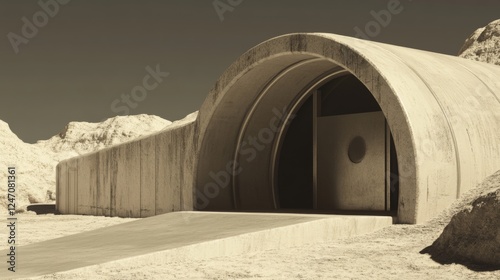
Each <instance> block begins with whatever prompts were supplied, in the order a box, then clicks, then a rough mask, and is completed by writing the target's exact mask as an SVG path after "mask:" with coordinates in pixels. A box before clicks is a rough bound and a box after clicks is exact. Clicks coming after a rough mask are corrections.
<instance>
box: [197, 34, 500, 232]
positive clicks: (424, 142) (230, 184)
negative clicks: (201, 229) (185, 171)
mask: <svg viewBox="0 0 500 280" xmlns="http://www.w3.org/2000/svg"><path fill="white" fill-rule="evenodd" d="M339 70H344V71H348V72H349V73H351V74H352V75H354V76H355V77H356V78H357V79H358V80H359V81H360V82H362V83H363V84H364V86H365V87H366V88H367V89H368V90H369V91H370V92H371V94H372V95H373V97H374V98H375V100H376V101H377V103H378V104H379V105H380V108H381V109H382V111H383V113H384V115H385V117H386V120H387V123H388V125H389V127H390V130H391V133H392V135H393V137H394V143H395V147H396V151H397V157H398V167H399V179H400V185H399V188H400V190H399V205H398V219H399V222H402V223H415V222H421V221H424V220H427V219H428V218H430V217H432V216H433V215H434V214H435V213H436V211H439V210H441V209H443V208H445V207H446V206H448V205H449V204H450V203H451V202H452V201H454V200H455V199H456V198H457V197H458V196H460V194H462V193H463V192H464V191H466V190H467V189H469V188H472V187H473V186H474V185H475V184H476V183H478V182H479V181H481V180H482V179H483V178H485V177H486V176H488V175H489V174H491V173H493V172H494V171H496V170H498V169H499V168H500V150H499V148H498V147H499V144H500V139H499V136H498V131H500V116H499V112H500V102H499V100H500V99H499V97H500V84H499V83H498V82H495V81H496V79H497V77H500V67H496V66H491V65H487V64H483V63H479V62H474V61H467V60H464V59H461V58H457V57H451V56H446V55H441V54H435V53H430V52H425V51H421V50H414V49H409V48H404V47H398V46H391V45H387V44H382V43H376V42H370V41H364V40H359V39H356V38H350V37H345V36H340V35H334V34H323V33H312V34H290V35H284V36H280V37H277V38H273V39H271V40H268V41H266V42H264V43H261V44H259V45H258V46H256V47H254V48H252V49H251V50H249V51H248V52H246V53H245V54H243V55H242V56H241V57H240V58H239V59H238V60H236V61H235V62H234V63H233V64H232V65H231V66H230V67H229V68H228V69H227V70H226V71H225V72H224V73H223V74H222V76H221V77H220V78H219V80H218V81H217V83H216V84H215V87H214V88H213V89H212V90H211V92H210V93H209V95H208V97H207V99H206V100H205V102H204V103H203V105H202V107H201V109H200V111H199V115H198V119H197V124H196V125H197V133H198V143H197V146H198V160H197V166H196V167H195V175H194V176H195V180H194V184H195V187H196V189H197V195H196V196H198V199H200V197H203V198H204V199H205V202H204V203H203V205H200V203H201V202H198V208H203V209H207V210H272V209H275V208H276V207H277V205H276V198H275V197H274V191H273V189H272V182H271V178H272V165H273V164H272V160H273V151H274V150H276V146H275V144H274V141H276V138H277V133H278V132H277V130H278V128H276V129H275V127H277V126H279V127H280V128H281V127H283V126H284V125H286V123H287V121H288V119H287V117H286V116H287V115H289V114H290V112H291V111H290V110H291V108H292V107H293V106H295V105H296V104H297V102H299V99H300V97H301V96H303V95H304V94H307V93H308V92H310V91H311V90H314V89H315V88H316V87H318V86H319V85H320V84H321V80H322V79H323V78H324V77H327V76H328V75H331V74H332V73H335V72H336V71H339ZM318 83H319V84H318ZM471 102H474V107H471V105H470V104H469V103H471ZM277 119H278V120H277ZM265 134H267V136H265ZM252 137H253V138H252ZM255 138H257V139H261V138H262V139H264V140H263V141H262V142H261V143H252V139H254V142H255ZM235 163H236V164H235ZM195 205H196V204H195Z"/></svg>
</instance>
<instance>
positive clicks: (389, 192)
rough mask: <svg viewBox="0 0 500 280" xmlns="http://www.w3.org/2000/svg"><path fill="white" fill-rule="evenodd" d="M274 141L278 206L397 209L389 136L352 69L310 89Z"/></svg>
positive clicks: (393, 153) (393, 152) (394, 160)
mask: <svg viewBox="0 0 500 280" xmlns="http://www.w3.org/2000/svg"><path fill="white" fill-rule="evenodd" d="M277 145H279V147H278V149H277V150H278V155H277V157H276V161H275V162H274V164H275V166H276V168H275V170H276V172H275V174H274V175H275V179H274V184H275V188H276V191H277V194H276V196H275V197H276V198H277V199H278V200H279V201H278V203H277V205H279V209H280V210H286V211H298V212H300V211H304V210H318V211H330V212H332V211H335V212H346V211H350V212H352V211H374V212H380V211H385V212H394V211H397V200H398V187H399V186H398V168H397V156H396V150H395V147H394V143H393V139H392V136H391V133H390V130H389V127H388V125H387V124H386V119H385V117H384V115H383V113H382V110H381V108H380V106H379V104H378V103H377V101H376V100H375V98H373V96H372V94H371V93H370V91H369V90H368V89H367V88H366V87H365V86H364V85H363V84H362V83H361V82H360V81H359V80H358V79H357V78H356V77H354V76H353V75H351V74H349V73H342V74H340V75H338V76H336V77H335V78H333V79H331V80H330V81H328V82H326V83H325V84H324V85H322V86H320V87H318V88H317V89H313V90H312V91H311V92H310V93H309V94H308V96H307V98H305V100H304V101H303V102H302V103H301V104H300V107H299V108H298V109H297V110H296V112H295V113H294V114H293V119H292V120H291V121H290V122H289V123H288V126H287V127H286V128H285V129H284V133H283V136H282V137H281V139H279V140H278V142H277Z"/></svg>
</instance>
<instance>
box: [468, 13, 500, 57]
mask: <svg viewBox="0 0 500 280" xmlns="http://www.w3.org/2000/svg"><path fill="white" fill-rule="evenodd" d="M459 56H460V57H463V58H467V59H472V60H477V61H482V62H487V63H491V64H496V65H500V19H499V20H495V21H493V22H492V23H490V24H488V25H487V26H485V27H482V28H479V29H478V30H476V31H475V32H474V33H473V34H472V35H471V36H470V37H469V38H467V40H465V43H464V45H463V46H462V49H460V52H459Z"/></svg>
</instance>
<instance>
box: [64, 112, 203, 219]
mask: <svg viewBox="0 0 500 280" xmlns="http://www.w3.org/2000/svg"><path fill="white" fill-rule="evenodd" d="M194 120H195V119H194V118H192V120H190V121H189V122H187V123H182V124H173V125H171V126H169V127H168V128H167V129H166V130H163V131H161V132H158V133H156V134H153V135H148V136H146V137H143V138H141V139H137V140H134V141H130V142H127V143H123V144H120V145H117V146H114V147H109V148H107V149H103V150H100V151H98V152H94V153H89V154H85V155H82V156H79V157H75V158H71V159H68V160H65V161H62V162H60V163H59V164H58V165H57V171H56V174H57V175H56V176H57V203H56V205H57V210H58V211H59V212H60V213H62V214H82V215H99V216H118V217H149V216H154V215H158V214H163V213H168V212H173V211H186V210H193V174H194V172H193V168H194V160H195V150H196V149H195V145H196V143H195V142H194V139H195V137H194V136H195V122H194Z"/></svg>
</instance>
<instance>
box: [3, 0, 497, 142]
mask: <svg viewBox="0 0 500 280" xmlns="http://www.w3.org/2000/svg"><path fill="white" fill-rule="evenodd" d="M391 1H396V0H301V1H298V0H291V1H290V0H289V1H283V0H282V1H277V0H276V1H272V0H216V1H214V0H163V1H160V0H149V1H148V0H140V1H139V0H135V1H132V0H113V1H111V0H109V1H105V0H99V1H97V0H72V1H69V0H59V2H56V0H39V1H27V0H26V1H19V0H2V1H1V2H0V20H1V24H0V31H1V32H0V34H1V35H2V37H1V39H0V81H1V82H0V97H1V98H0V119H1V120H3V121H5V122H7V123H9V125H10V127H11V129H12V130H13V131H14V132H15V133H16V134H17V135H18V136H19V137H20V138H21V139H22V140H24V141H26V142H35V141H36V140H39V139H47V138H49V137H51V136H53V135H54V134H57V133H58V132H59V131H61V130H62V129H63V128H64V126H65V125H66V124H67V123H68V122H70V121H89V122H96V121H101V120H103V119H104V118H108V117H112V116H115V115H117V114H143V113H146V114H153V115H158V116H160V117H163V118H165V119H168V120H175V119H179V118H182V117H184V116H185V115H187V114H188V113H190V112H193V111H196V110H198V108H199V107H200V105H201V104H202V102H203V100H204V98H205V97H206V95H207V93H208V91H209V90H210V89H211V88H212V86H213V84H214V83H215V81H216V80H217V79H218V77H219V75H220V74H221V73H222V72H223V71H224V70H225V69H226V67H228V66H229V65H230V64H231V63H232V62H233V61H234V60H235V59H236V58H237V57H238V56H239V55H241V54H243V53H244V52H245V51H247V50H248V49H250V48H252V47H253V46H255V45H256V44H259V43H261V42H262V41H265V40H267V39H270V38H272V37H275V36H278V35H282V34H286V33H293V32H329V33H336V34H342V35H348V36H354V35H355V33H356V32H355V31H354V30H355V27H359V28H361V29H364V28H365V26H366V24H367V23H369V22H370V21H372V20H374V16H373V15H372V14H371V13H370V12H371V11H374V12H378V11H380V10H385V9H387V5H388V3H389V2H391ZM65 2H68V3H66V4H62V3H65ZM214 2H215V4H217V7H219V9H221V10H220V11H219V13H217V11H216V8H215V7H214ZM44 3H45V4H44ZM54 3H57V6H56V5H55V4H54ZM224 5H229V6H226V8H227V9H228V10H227V11H225V12H223V13H222V11H223V10H222V9H223V8H224ZM231 5H233V6H234V7H233V6H231ZM400 5H401V8H402V9H403V10H402V11H401V13H399V14H397V15H393V16H392V18H391V21H390V23H389V24H388V25H387V26H386V27H382V29H381V31H380V33H379V35H378V36H375V37H373V38H372V40H374V41H380V42H385V43H390V44H396V45H402V46H407V47H412V48H418V49H425V50H430V51H434V52H440V53H446V54H452V55H456V54H457V52H458V50H459V49H460V47H461V45H462V44H463V41H464V40H465V39H466V38H467V37H468V36H469V35H470V34H471V33H472V32H473V31H474V30H475V29H477V28H479V27H482V26H484V25H486V24H488V23H489V22H491V21H493V20H495V19H498V18H500V1H498V0H449V1H435V0H433V1H431V0H428V1H426V0H413V1H412V0H400ZM42 6H46V7H45V8H43V7H42ZM228 7H229V8H230V10H229V8H228ZM44 9H45V10H47V11H44ZM33 27H34V28H33ZM16 52H17V53H16ZM148 66H149V70H147V69H146V68H148ZM157 67H158V68H159V72H162V73H163V74H162V73H160V74H159V75H157V76H156V79H155V77H152V78H150V79H149V80H147V81H146V83H147V87H148V88H149V90H147V91H146V93H145V94H144V92H141V91H140V88H138V87H137V86H141V85H143V80H144V78H145V77H146V76H148V75H150V74H149V72H155V71H157V70H156V68H157ZM166 72H168V76H167V74H165V73H166ZM133 90H137V94H140V95H136V96H140V102H135V101H133V100H132V101H126V100H123V99H122V95H126V96H129V97H130V96H131V92H132V91H133ZM127 102H129V103H127ZM130 102H132V104H133V106H135V108H133V106H132V105H129V104H130Z"/></svg>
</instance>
